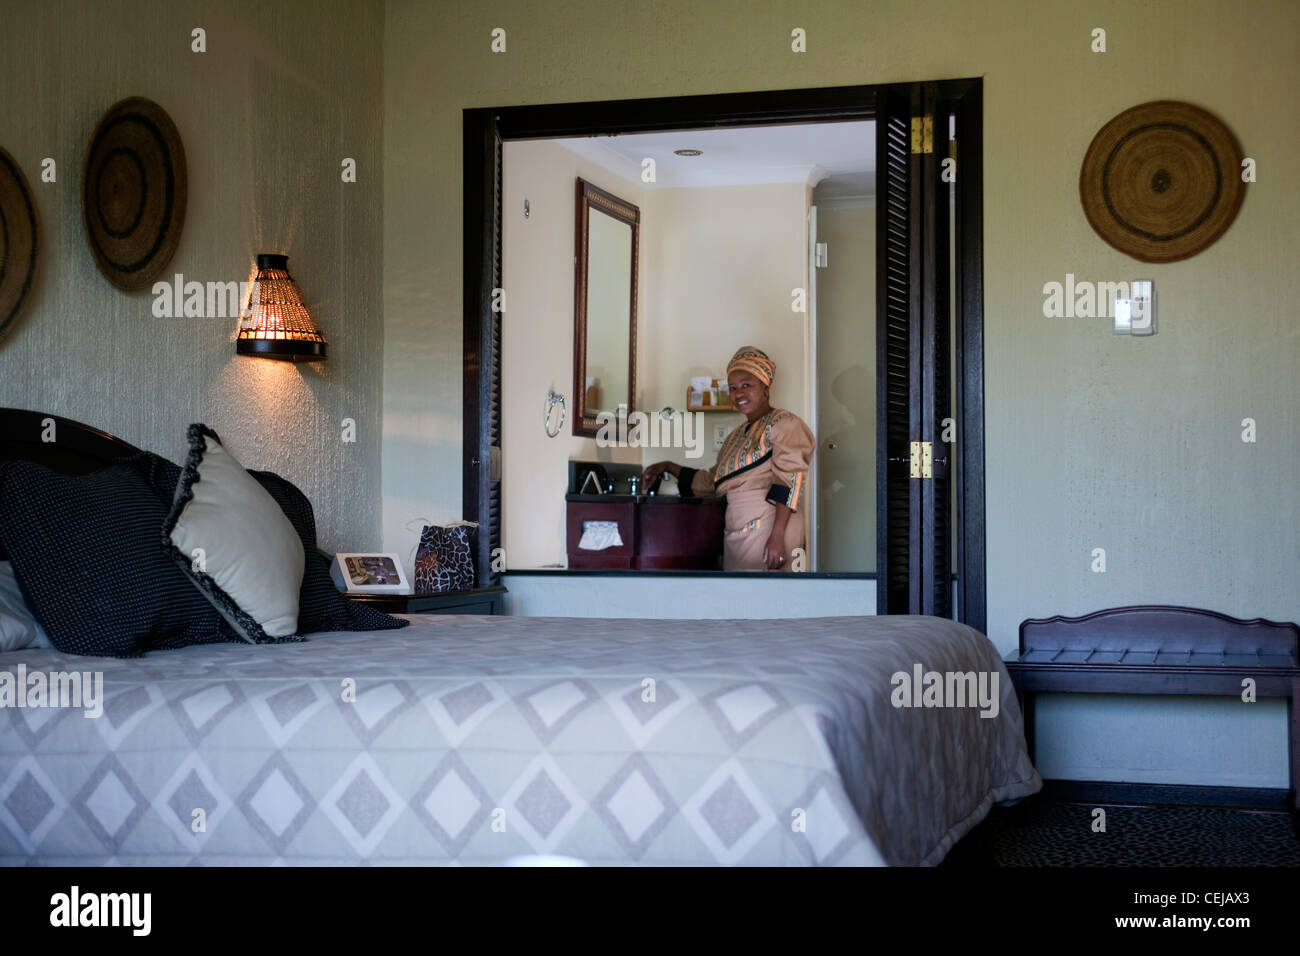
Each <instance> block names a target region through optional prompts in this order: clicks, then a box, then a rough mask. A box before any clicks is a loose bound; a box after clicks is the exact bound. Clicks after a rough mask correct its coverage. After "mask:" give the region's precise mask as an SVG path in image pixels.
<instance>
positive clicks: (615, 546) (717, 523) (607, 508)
mask: <svg viewBox="0 0 1300 956" xmlns="http://www.w3.org/2000/svg"><path fill="white" fill-rule="evenodd" d="M569 464H570V485H569V487H570V491H569V493H568V494H567V495H565V498H564V500H565V512H566V519H567V532H566V550H567V552H568V556H569V567H570V568H574V569H579V570H607V571H653V570H681V571H715V570H718V569H719V568H721V567H722V531H723V518H724V515H725V512H726V502H725V501H724V500H723V499H721V498H682V497H679V496H678V495H661V494H656V495H651V494H643V493H640V492H639V491H638V492H637V493H635V494H633V493H631V492H630V491H629V492H627V493H621V492H619V491H618V487H619V485H620V484H626V483H627V477H629V476H621V477H620V476H614V477H609V476H608V475H607V474H606V469H602V470H601V472H600V481H599V482H596V481H592V482H589V483H588V484H587V488H588V491H587V492H582V491H578V490H574V489H576V488H581V487H582V481H585V480H586V470H585V469H584V468H583V465H584V464H586V463H582V462H570V463H569ZM575 466H577V467H575ZM606 468H607V470H608V471H610V472H613V471H616V470H617V468H618V466H606ZM580 479H581V480H580ZM597 486H599V487H604V488H606V489H609V488H611V487H612V488H614V489H615V490H614V491H609V490H607V491H606V492H605V493H603V494H597V493H595V492H594V490H593V489H594V488H595V487H597ZM593 523H600V524H596V525H594V526H593ZM610 525H612V526H613V527H612V528H611V527H610ZM584 532H586V537H587V542H586V543H587V544H588V545H589V546H588V547H583V546H582V545H583V543H584V542H583V538H584ZM592 544H598V545H605V546H604V547H600V548H599V549H598V550H595V549H593V548H591V547H590V545H592Z"/></svg>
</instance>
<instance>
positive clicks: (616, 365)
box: [573, 178, 641, 437]
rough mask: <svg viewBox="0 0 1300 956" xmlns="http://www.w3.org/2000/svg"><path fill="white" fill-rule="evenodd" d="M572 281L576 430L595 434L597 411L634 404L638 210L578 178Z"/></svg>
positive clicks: (623, 409)
mask: <svg viewBox="0 0 1300 956" xmlns="http://www.w3.org/2000/svg"><path fill="white" fill-rule="evenodd" d="M577 187H578V188H577V197H578V203H577V220H576V228H575V230H574V236H575V240H576V243H575V244H576V249H575V254H574V283H573V397H574V414H573V434H575V435H587V436H590V437H595V435H596V433H597V431H598V429H599V423H598V421H597V416H598V415H599V414H600V413H601V412H611V413H614V414H616V415H618V414H623V415H626V414H627V413H629V412H631V411H632V410H633V401H634V396H635V395H636V299H637V251H638V239H639V232H640V224H641V210H639V209H638V208H637V207H636V206H634V205H632V204H631V203H630V202H627V201H625V200H623V199H619V198H618V197H617V196H615V195H613V194H612V193H608V192H606V191H605V190H603V189H601V188H599V187H598V186H593V185H592V184H591V183H589V182H587V181H586V180H585V179H581V178H579V179H578V181H577Z"/></svg>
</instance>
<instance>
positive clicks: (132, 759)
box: [0, 616, 1041, 865]
mask: <svg viewBox="0 0 1300 956" xmlns="http://www.w3.org/2000/svg"><path fill="white" fill-rule="evenodd" d="M413 620H414V621H415V623H414V624H413V625H412V626H411V627H409V628H406V629H404V630H401V631H381V632H368V633H338V634H324V635H314V636H313V638H312V640H311V641H310V642H308V643H305V644H286V645H275V646H263V647H252V646H248V645H235V644H229V645H214V646H204V647H193V648H188V649H185V650H180V651H166V652H157V653H154V654H151V655H149V656H148V657H146V658H145V659H143V660H128V661H123V660H109V659H102V658H84V657H83V658H78V657H67V656H65V655H62V654H59V653H57V652H54V651H48V650H24V651H16V652H11V653H7V654H4V655H0V671H5V670H7V671H9V672H10V673H16V671H17V669H18V665H19V664H20V663H21V664H23V665H24V666H25V668H26V671H27V672H28V674H30V673H31V672H33V671H40V672H49V671H59V670H68V669H74V670H78V671H94V670H99V671H102V672H103V680H104V685H103V686H104V701H103V715H102V716H100V717H98V718H86V717H84V716H83V715H82V711H81V710H75V709H71V708H60V709H50V708H40V709H31V708H26V707H23V708H19V707H12V706H11V707H7V708H5V709H4V711H3V712H0V862H2V863H4V864H10V865H13V864H25V863H31V862H36V863H44V864H83V865H84V864H97V863H108V862H116V863H122V864H155V865H156V864H186V863H190V862H192V861H197V862H200V863H203V864H208V865H215V864H253V865H259V864H270V863H275V862H278V861H285V862H290V863H326V864H355V863H358V862H361V861H370V862H373V863H380V864H411V863H415V864H428V863H450V862H453V861H454V862H459V863H463V864H496V863H500V862H502V861H504V860H506V859H508V858H511V857H516V856H520V855H526V854H561V855H566V856H572V857H576V858H578V859H581V860H585V861H587V862H589V863H593V864H624V863H639V864H643V865H659V864H708V865H714V864H746V865H769V864H848V865H872V864H881V863H886V864H934V863H937V862H939V861H940V860H941V859H942V858H943V856H944V855H945V854H946V853H947V851H948V850H949V849H950V848H951V846H952V845H953V843H955V842H956V840H957V839H958V838H960V837H961V836H962V835H963V834H964V833H965V832H966V831H967V830H969V829H970V828H971V827H972V826H974V825H975V824H976V823H978V822H979V821H980V820H981V819H982V818H983V817H984V815H985V814H986V813H987V812H988V810H989V808H990V806H991V805H992V804H993V803H994V802H995V801H1001V800H1007V799H1012V798H1017V797H1022V796H1025V795H1027V794H1030V793H1033V792H1035V791H1037V790H1038V789H1039V788H1040V786H1041V781H1040V780H1039V778H1038V775H1037V773H1036V772H1035V771H1034V769H1033V767H1032V766H1031V765H1030V762H1029V759H1028V756H1027V754H1026V752H1025V744H1024V737H1023V732H1022V727H1021V715H1020V710H1019V708H1018V706H1017V704H1016V699H1015V694H1014V692H1013V689H1012V686H1011V681H1010V679H1009V678H1008V676H1007V673H1006V670H1005V668H1004V666H1003V664H1002V662H1001V660H1000V659H999V657H998V654H997V652H996V650H995V649H994V647H993V645H992V644H991V642H990V641H989V640H988V639H987V638H986V637H984V636H983V635H982V634H979V633H978V632H976V631H974V630H972V629H970V628H968V627H965V626H964V625H960V624H955V623H953V622H951V621H945V620H942V619H938V618H924V617H901V616H898V617H880V618H872V617H842V618H804V619H796V620H774V621H755V620H743V621H727V620H710V621H698V620H682V621H663V620H627V619H623V620H612V621H604V620H599V619H592V618H573V619H570V618H524V617H469V616H463V617H453V616H446V617H436V616H415V617H414V618H413ZM917 665H920V669H921V672H923V673H924V672H930V671H935V672H939V673H941V674H942V673H944V672H975V673H976V674H978V673H981V672H982V673H983V674H984V678H985V682H986V686H989V685H991V683H992V680H991V679H992V678H994V676H995V675H996V678H995V679H996V682H997V686H998V693H997V695H996V701H997V703H996V710H997V715H996V716H995V717H981V716H980V713H981V708H980V707H979V706H978V705H976V706H963V707H955V706H950V707H925V706H919V707H917V706H907V707H899V706H894V703H893V701H891V698H893V699H894V700H895V701H896V700H898V699H899V697H900V695H902V694H903V691H902V690H899V689H898V688H897V687H896V685H897V683H898V681H897V680H896V679H895V677H894V675H896V674H898V673H900V672H901V673H905V674H907V675H908V677H909V678H911V677H912V675H913V674H914V673H915V672H916V667H917ZM352 690H354V691H355V693H354V694H353V693H351V692H350V691H352ZM916 693H917V696H916V698H913V697H912V696H911V694H912V691H911V690H910V689H907V690H906V700H907V701H908V702H917V703H922V702H923V701H922V698H921V696H920V689H917V692H916ZM985 709H986V710H991V709H992V708H985Z"/></svg>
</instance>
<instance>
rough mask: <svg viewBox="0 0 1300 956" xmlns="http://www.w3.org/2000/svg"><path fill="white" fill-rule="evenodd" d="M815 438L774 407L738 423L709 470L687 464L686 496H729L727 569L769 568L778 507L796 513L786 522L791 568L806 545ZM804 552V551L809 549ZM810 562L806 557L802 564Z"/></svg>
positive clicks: (681, 480) (785, 566)
mask: <svg viewBox="0 0 1300 956" xmlns="http://www.w3.org/2000/svg"><path fill="white" fill-rule="evenodd" d="M816 444H817V443H816V440H815V439H814V438H813V433H812V431H811V430H810V429H809V428H808V426H807V425H806V424H804V421H803V419H801V418H800V417H799V416H798V415H796V414H794V412H789V411H786V410H785V409H783V408H774V409H772V410H771V411H769V412H768V413H767V414H766V415H764V416H762V417H761V418H757V419H755V420H754V421H752V422H746V423H745V424H743V425H738V426H737V427H736V429H735V430H734V431H732V433H731V434H730V435H728V436H727V440H726V441H725V442H723V445H722V450H721V451H719V452H718V461H717V463H716V464H715V465H714V466H713V467H712V468H709V469H695V468H686V467H683V468H682V470H681V474H680V475H679V476H678V479H677V486H678V488H679V489H680V492H681V494H682V496H683V497H688V498H689V497H693V496H699V497H706V496H710V495H719V496H725V497H726V499H727V517H726V530H725V531H724V532H723V553H722V566H723V568H724V569H725V570H727V571H766V570H768V568H767V565H766V564H764V562H763V547H764V545H766V544H767V539H768V538H769V537H770V536H771V534H772V523H773V521H775V520H776V505H777V504H783V505H785V506H786V507H788V508H789V509H790V510H791V511H792V512H793V514H791V515H790V521H789V523H787V524H786V526H785V561H784V562H782V564H781V567H780V568H779V570H781V571H790V570H792V569H793V565H794V563H795V558H796V555H795V553H794V551H795V548H805V549H806V546H805V543H804V521H803V513H802V511H801V510H800V509H801V508H802V507H803V503H804V497H805V492H806V490H807V487H808V468H809V466H810V465H811V464H812V454H813V449H814V448H815V447H816ZM805 554H806V550H805ZM802 565H803V566H805V567H806V566H807V559H806V558H805V559H804V561H803V562H802Z"/></svg>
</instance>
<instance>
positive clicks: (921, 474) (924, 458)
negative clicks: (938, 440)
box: [911, 441, 934, 478]
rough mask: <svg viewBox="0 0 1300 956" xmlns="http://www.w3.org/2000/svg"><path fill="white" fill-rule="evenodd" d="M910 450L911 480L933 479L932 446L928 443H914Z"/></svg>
mask: <svg viewBox="0 0 1300 956" xmlns="http://www.w3.org/2000/svg"><path fill="white" fill-rule="evenodd" d="M911 450H912V455H911V466H912V468H911V476H912V477H913V478H933V477H934V444H933V443H932V442H928V441H914V442H912V449H911Z"/></svg>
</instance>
